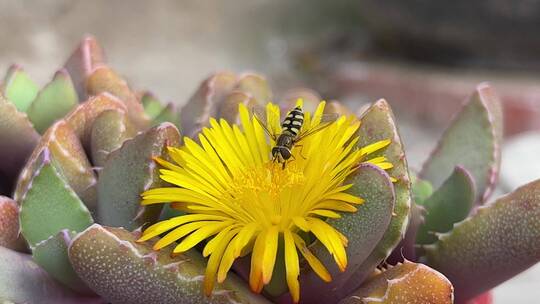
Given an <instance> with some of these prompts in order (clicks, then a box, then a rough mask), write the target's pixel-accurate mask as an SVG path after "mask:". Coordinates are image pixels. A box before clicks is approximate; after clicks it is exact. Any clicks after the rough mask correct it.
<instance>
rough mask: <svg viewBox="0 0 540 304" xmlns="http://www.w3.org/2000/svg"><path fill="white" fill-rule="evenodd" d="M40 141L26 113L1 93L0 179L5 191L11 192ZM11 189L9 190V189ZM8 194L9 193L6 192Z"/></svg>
mask: <svg viewBox="0 0 540 304" xmlns="http://www.w3.org/2000/svg"><path fill="white" fill-rule="evenodd" d="M38 141H39V134H38V133H37V132H36V130H35V129H34V127H33V126H32V124H31V123H30V121H29V120H28V117H27V116H26V114H24V113H21V112H19V111H17V109H16V108H15V105H13V104H12V103H10V102H9V101H7V100H6V99H5V98H4V97H3V96H2V94H0V159H1V160H2V161H0V178H2V179H4V180H3V181H0V184H2V187H0V188H5V190H4V191H6V192H8V191H9V192H11V189H12V187H13V181H15V180H16V179H17V176H18V175H19V172H20V171H21V169H22V167H23V166H24V164H25V162H26V160H27V159H28V157H29V156H30V154H31V153H32V149H34V147H35V146H36V144H37V143H38ZM8 189H9V190H8ZM5 194H8V193H5Z"/></svg>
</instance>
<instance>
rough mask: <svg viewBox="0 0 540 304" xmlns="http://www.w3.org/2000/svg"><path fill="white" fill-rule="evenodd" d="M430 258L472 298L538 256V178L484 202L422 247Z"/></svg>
mask: <svg viewBox="0 0 540 304" xmlns="http://www.w3.org/2000/svg"><path fill="white" fill-rule="evenodd" d="M424 247H425V250H426V262H427V264H428V265H430V266H431V267H433V268H435V269H437V270H438V271H440V272H442V273H444V274H445V275H446V276H447V277H448V278H449V279H450V281H452V282H453V283H454V287H455V288H456V301H457V302H458V303H459V302H460V301H464V300H467V299H470V298H473V297H474V296H476V295H479V294H481V293H483V292H485V291H487V290H490V289H491V288H493V287H495V286H497V285H498V284H500V283H502V282H504V281H506V280H508V279H509V278H511V277H513V276H514V275H516V274H518V273H520V272H522V271H524V270H525V269H527V268H529V267H531V266H532V265H534V264H536V263H538V262H539V261H540V180H537V181H534V182H531V183H529V184H526V185H524V186H522V187H520V188H518V189H517V190H516V191H514V192H512V193H510V194H508V195H506V196H503V197H501V198H499V199H497V200H496V201H495V202H493V203H490V204H488V205H485V206H482V207H480V208H478V209H477V210H476V213H474V214H473V215H472V216H470V217H469V218H468V219H466V220H464V221H462V222H460V223H458V224H456V225H455V226H454V229H453V230H451V231H450V232H448V233H445V234H442V235H439V241H438V242H436V243H435V244H433V245H427V246H424Z"/></svg>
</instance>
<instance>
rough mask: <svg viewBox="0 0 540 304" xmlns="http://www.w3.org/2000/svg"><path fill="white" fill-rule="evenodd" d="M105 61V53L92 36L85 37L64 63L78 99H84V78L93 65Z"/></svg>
mask: <svg viewBox="0 0 540 304" xmlns="http://www.w3.org/2000/svg"><path fill="white" fill-rule="evenodd" d="M104 62H105V55H104V53H103V50H102V48H101V46H100V45H99V44H98V42H97V40H96V38H94V37H92V36H87V37H85V38H84V39H83V40H82V41H81V43H80V44H79V46H78V47H77V49H76V50H75V51H74V52H73V53H72V54H71V57H69V59H68V61H67V62H66V64H65V65H64V67H65V69H66V70H67V71H68V73H69V74H70V76H71V79H72V80H73V84H74V85H75V89H76V90H77V94H78V95H79V101H81V102H82V101H85V100H86V99H87V97H88V96H87V95H86V79H87V78H88V76H90V74H91V73H92V72H93V71H94V69H95V67H96V66H98V65H101V64H103V63H104Z"/></svg>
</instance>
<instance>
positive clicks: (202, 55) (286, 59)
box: [0, 0, 540, 303]
mask: <svg viewBox="0 0 540 304" xmlns="http://www.w3.org/2000/svg"><path fill="white" fill-rule="evenodd" d="M539 28H540V1H501V0H477V1H463V0H458V1H453V2H444V4H443V2H439V1H421V0H411V1H406V2H405V1H399V0H388V1H377V0H354V1H353V0H334V1H322V0H312V1H300V0H287V1H286V0H272V1H271V0H237V1H219V0H205V1H203V0H182V1H172V0H170V1H128V0H118V1H103V0H94V1H82V0H76V1H69V0H55V1H38V0H25V1H7V0H1V1H0V42H1V47H0V70H1V69H4V70H6V69H7V68H8V67H9V65H11V64H12V63H18V64H20V65H22V66H23V68H24V69H25V70H26V71H27V72H28V73H29V74H30V75H31V76H32V77H33V79H34V80H36V81H37V82H38V83H40V84H45V83H47V82H48V81H49V80H50V78H51V77H52V75H53V74H54V72H55V71H56V70H57V69H58V68H59V67H61V66H62V65H63V63H64V62H65V60H66V58H67V57H68V56H69V54H70V53H71V52H72V50H73V49H74V47H75V46H76V45H77V44H78V42H79V41H80V40H81V39H82V37H84V35H85V34H92V35H94V36H95V37H96V38H97V40H98V41H99V42H100V43H101V45H102V46H103V48H104V49H105V51H106V55H107V59H108V62H109V65H110V66H112V67H113V68H115V69H116V71H118V72H119V73H121V74H122V75H124V76H125V77H126V78H127V79H128V81H129V82H130V84H131V85H132V87H134V88H136V89H148V90H151V91H152V92H153V93H154V94H156V95H157V96H158V97H159V98H160V99H161V100H165V101H173V102H175V103H177V104H179V105H182V104H184V103H185V102H186V101H187V99H188V98H189V96H190V95H191V94H192V93H193V92H194V91H195V90H196V88H197V86H198V84H199V83H200V82H201V81H202V80H203V79H204V78H205V77H207V76H208V75H210V74H211V73H212V72H215V71H219V70H231V71H235V72H241V71H245V70H250V71H257V72H260V73H262V74H265V75H266V76H267V77H268V79H269V81H270V82H271V84H272V85H273V87H274V88H275V92H276V93H279V92H280V91H283V90H285V89H290V88H294V87H298V86H306V87H311V88H313V89H315V90H317V91H319V92H320V93H321V96H323V97H324V98H327V99H339V100H341V101H344V102H345V103H347V104H348V105H349V106H351V108H353V109H358V108H360V107H361V106H362V105H365V104H367V103H369V102H373V101H375V100H377V99H379V98H385V99H387V100H388V101H389V102H390V103H391V104H392V106H393V108H394V111H395V114H396V116H397V119H398V121H399V123H400V125H399V126H400V129H401V132H402V135H403V138H404V142H405V147H406V150H407V152H408V158H409V162H410V164H411V167H412V168H413V169H419V167H420V165H421V161H422V160H424V159H425V158H426V157H427V154H428V153H429V151H430V150H431V149H432V148H433V146H434V145H435V141H436V139H437V137H438V136H439V135H440V133H441V132H442V130H443V129H444V127H445V126H446V125H447V124H448V123H449V121H450V120H451V117H452V116H451V114H450V113H453V112H455V111H457V110H458V109H459V107H460V105H461V104H462V102H463V101H464V100H465V99H466V98H467V96H468V95H469V94H471V93H472V92H473V90H474V88H475V86H476V85H477V84H479V83H481V82H483V81H489V82H490V83H491V84H493V86H494V87H495V89H496V91H497V92H498V93H499V95H500V96H501V99H502V101H503V104H504V110H505V123H506V125H505V132H506V141H505V146H504V147H503V162H502V163H503V167H502V174H501V184H500V187H499V189H498V190H497V192H498V193H497V194H502V193H505V192H508V191H511V190H512V189H514V188H516V187H517V186H518V185H521V184H523V183H526V182H528V181H531V180H533V179H536V178H540V82H539V80H540V36H539V35H538V29H539ZM275 96H277V97H279V94H276V95H275ZM539 286H540V266H538V265H537V266H536V267H535V268H532V269H531V270H529V271H527V272H525V273H523V274H521V275H520V276H518V277H516V278H514V279H512V280H510V281H508V282H506V283H504V284H503V285H501V286H500V287H498V288H497V289H495V300H496V301H495V303H532V302H531V301H533V300H534V301H536V300H538V299H540V289H539V288H538V287H539ZM524 291H526V292H524Z"/></svg>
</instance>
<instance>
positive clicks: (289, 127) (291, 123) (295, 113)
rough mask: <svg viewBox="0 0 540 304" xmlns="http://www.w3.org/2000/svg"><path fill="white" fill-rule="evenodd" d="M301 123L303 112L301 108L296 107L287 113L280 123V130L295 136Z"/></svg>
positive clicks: (300, 127)
mask: <svg viewBox="0 0 540 304" xmlns="http://www.w3.org/2000/svg"><path fill="white" fill-rule="evenodd" d="M303 123H304V112H302V108H300V107H296V108H294V109H292V110H291V111H290V112H289V113H288V114H287V117H286V118H285V120H284V121H283V123H282V124H281V128H282V132H283V133H290V134H291V135H293V136H297V135H298V133H300V129H302V124H303Z"/></svg>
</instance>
